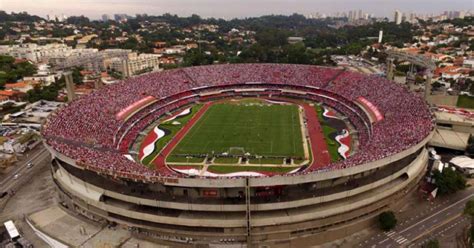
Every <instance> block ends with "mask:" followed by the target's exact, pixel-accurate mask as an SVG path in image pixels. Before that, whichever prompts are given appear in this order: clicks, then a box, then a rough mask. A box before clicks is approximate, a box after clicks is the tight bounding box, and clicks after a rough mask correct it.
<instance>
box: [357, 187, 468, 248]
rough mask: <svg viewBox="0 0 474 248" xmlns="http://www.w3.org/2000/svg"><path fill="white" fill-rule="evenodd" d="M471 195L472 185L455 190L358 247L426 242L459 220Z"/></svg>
mask: <svg viewBox="0 0 474 248" xmlns="http://www.w3.org/2000/svg"><path fill="white" fill-rule="evenodd" d="M472 198H474V188H472V187H471V188H468V189H466V190H464V191H462V192H459V193H458V194H457V195H456V196H455V198H453V199H452V200H450V201H447V200H445V201H444V202H438V203H436V204H435V205H433V206H432V207H431V208H430V209H428V210H426V211H424V212H421V213H418V214H417V215H416V216H414V217H412V218H410V219H407V220H405V221H403V222H401V223H400V224H399V225H397V227H396V228H395V229H394V230H392V231H390V232H380V233H377V234H375V235H374V236H372V237H370V238H369V239H367V240H365V241H363V242H361V243H360V244H359V247H373V248H377V247H384V248H389V247H411V246H415V244H420V243H421V242H423V241H425V242H426V241H427V239H428V240H429V238H430V237H432V236H433V234H435V233H441V232H443V231H444V232H447V231H448V230H449V229H451V228H455V226H458V225H460V224H461V223H463V222H464V221H465V220H464V219H463V217H464V216H462V211H463V210H464V206H465V204H466V202H467V201H468V200H470V199H472ZM411 211H414V210H411ZM457 228H459V226H458V227H457ZM451 231H452V230H451Z"/></svg>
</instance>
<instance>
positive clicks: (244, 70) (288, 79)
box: [42, 64, 434, 180]
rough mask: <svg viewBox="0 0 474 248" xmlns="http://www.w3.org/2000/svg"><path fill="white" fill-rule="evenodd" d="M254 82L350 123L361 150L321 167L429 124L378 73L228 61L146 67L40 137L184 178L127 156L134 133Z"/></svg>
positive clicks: (415, 101)
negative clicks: (374, 117) (370, 108)
mask: <svg viewBox="0 0 474 248" xmlns="http://www.w3.org/2000/svg"><path fill="white" fill-rule="evenodd" d="M253 87H257V88H263V89H265V90H266V91H268V92H272V93H280V92H281V91H280V89H291V88H293V89H296V90H301V91H304V92H306V93H307V94H305V95H297V94H295V95H291V94H289V93H286V95H288V96H291V97H301V98H305V99H310V100H314V101H317V102H321V103H324V104H326V105H328V106H330V107H332V108H334V109H336V110H338V111H339V112H341V113H342V114H343V115H344V116H346V117H347V118H348V120H349V121H350V122H351V123H352V125H354V127H355V128H356V130H357V132H358V136H359V142H360V146H359V147H360V149H359V151H358V152H357V153H356V154H353V155H352V156H350V157H349V158H348V159H346V160H342V161H338V162H334V163H332V164H330V165H328V166H327V167H325V168H324V169H323V170H324V171H326V170H332V169H341V168H347V167H351V166H356V165H359V164H363V163H367V162H371V161H375V160H378V159H381V158H384V157H387V156H390V155H393V154H395V153H398V152H401V151H403V150H405V149H407V148H409V147H411V146H413V145H415V144H418V143H419V142H421V141H422V140H423V139H424V138H426V137H427V136H428V135H429V134H430V132H431V131H432V129H433V127H434V125H433V117H432V114H431V113H430V111H429V108H428V106H427V105H426V103H425V102H424V100H423V99H422V98H420V97H419V96H418V95H416V94H415V93H412V92H410V91H408V90H407V89H406V88H403V87H400V86H398V85H396V84H394V83H392V82H391V81H389V80H386V79H384V78H381V77H377V76H368V75H363V74H359V73H355V72H349V71H342V70H339V69H333V68H326V67H316V66H306V65H287V64H229V65H213V66H199V67H189V68H183V69H176V70H167V71H163V72H159V73H150V74H146V75H143V76H137V77H134V78H130V79H127V80H124V81H123V82H121V83H117V84H113V85H110V86H107V87H104V88H103V89H101V90H98V91H95V92H93V93H91V94H89V95H87V96H84V97H81V98H79V99H77V100H76V101H74V102H72V103H70V104H68V105H67V106H65V107H63V108H62V109H61V110H59V111H58V112H56V113H54V114H53V115H52V117H51V118H49V120H48V122H47V123H46V124H45V125H44V126H43V129H42V135H43V136H44V137H45V140H46V143H47V144H48V145H49V146H51V147H52V148H53V149H55V150H56V151H58V152H59V153H62V154H64V155H66V156H67V157H69V158H72V159H74V160H75V161H76V164H77V165H80V166H83V167H85V168H87V169H90V170H93V171H97V172H98V173H105V174H109V175H113V176H123V177H125V178H131V179H135V180H137V179H143V180H152V178H154V177H158V176H166V177H177V176H183V175H177V174H174V173H173V172H172V171H170V170H169V169H168V168H167V167H166V166H163V167H158V168H157V169H156V170H153V169H150V168H147V167H146V166H143V165H141V164H139V163H138V162H133V161H131V160H129V159H127V158H126V157H125V156H124V155H126V154H128V150H129V148H130V146H131V145H132V144H133V142H135V139H136V138H137V136H138V135H139V133H140V132H141V131H142V130H143V129H145V128H146V127H147V126H149V125H150V124H152V123H153V122H155V121H156V120H157V119H158V118H160V117H162V116H164V115H167V114H169V113H170V112H172V111H173V110H176V109H178V108H180V107H182V106H184V105H188V104H191V103H193V102H197V101H204V100H207V99H211V98H213V97H216V96H202V97H201V96H199V94H203V93H206V92H207V93H208V92H212V91H218V92H219V90H220V93H217V94H218V95H217V96H218V97H231V96H233V95H234V94H233V93H232V92H233V90H237V89H250V88H253ZM149 96H152V97H154V98H156V99H157V101H156V102H154V103H152V104H151V105H147V106H145V107H143V108H142V109H140V110H139V111H137V112H135V113H134V114H133V115H132V116H130V117H129V118H127V119H117V118H116V114H117V113H119V112H120V111H122V110H123V109H126V108H127V107H128V106H130V105H132V104H134V103H136V102H138V101H140V100H141V99H144V98H146V97H149ZM361 96H362V97H364V98H365V99H367V100H368V101H370V102H371V103H373V104H374V105H375V106H377V108H378V109H379V110H380V112H381V114H382V115H383V116H384V118H383V120H380V121H376V122H373V123H371V122H370V120H369V118H368V117H367V115H366V114H365V113H364V111H363V110H362V109H361V108H360V107H359V106H358V105H357V104H356V103H355V101H356V100H357V98H358V97H361ZM319 171H321V169H319ZM310 172H311V171H308V170H306V171H302V172H299V173H295V174H301V173H310ZM295 174H292V175H295Z"/></svg>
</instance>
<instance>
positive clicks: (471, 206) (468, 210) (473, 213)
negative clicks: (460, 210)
mask: <svg viewBox="0 0 474 248" xmlns="http://www.w3.org/2000/svg"><path fill="white" fill-rule="evenodd" d="M464 214H465V215H468V216H470V217H471V230H470V232H469V233H470V236H471V247H474V198H473V199H470V200H469V201H468V202H466V206H465V207H464Z"/></svg>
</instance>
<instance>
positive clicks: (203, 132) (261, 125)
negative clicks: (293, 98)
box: [171, 102, 304, 157]
mask: <svg viewBox="0 0 474 248" xmlns="http://www.w3.org/2000/svg"><path fill="white" fill-rule="evenodd" d="M222 153H230V154H236V155H241V154H237V153H250V155H256V156H285V157H304V148H303V138H302V134H301V123H300V117H299V110H298V106H296V105H278V104H272V105H268V104H242V103H230V102H229V103H216V104H214V105H212V106H211V107H210V108H209V109H208V110H207V111H206V113H204V115H203V116H202V117H201V118H200V119H199V120H198V121H197V122H196V123H195V124H194V126H193V127H192V128H191V130H189V132H188V133H187V134H186V135H185V136H184V138H183V139H182V140H181V141H180V142H179V143H178V145H177V146H176V148H175V149H174V150H173V151H172V153H171V156H173V155H178V154H179V155H203V154H207V155H209V156H212V155H214V154H216V155H217V154H222Z"/></svg>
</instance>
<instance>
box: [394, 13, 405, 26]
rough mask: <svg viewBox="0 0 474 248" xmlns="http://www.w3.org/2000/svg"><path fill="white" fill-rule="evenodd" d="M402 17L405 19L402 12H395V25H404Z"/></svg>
mask: <svg viewBox="0 0 474 248" xmlns="http://www.w3.org/2000/svg"><path fill="white" fill-rule="evenodd" d="M402 17H403V14H402V12H400V11H399V10H395V15H394V16H393V21H394V22H395V24H397V25H398V24H400V23H402Z"/></svg>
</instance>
